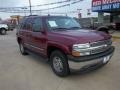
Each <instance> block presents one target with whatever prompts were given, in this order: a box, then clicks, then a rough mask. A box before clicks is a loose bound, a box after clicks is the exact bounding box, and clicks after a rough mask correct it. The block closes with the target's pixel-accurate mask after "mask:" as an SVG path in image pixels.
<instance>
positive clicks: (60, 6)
mask: <svg viewBox="0 0 120 90" xmlns="http://www.w3.org/2000/svg"><path fill="white" fill-rule="evenodd" d="M81 1H83V0H75V1H74V2H71V3H69V4H64V5H59V6H56V7H52V8H47V9H41V10H31V12H41V11H46V10H51V9H57V8H63V7H66V6H70V5H72V4H76V3H79V2H81ZM0 12H8V13H25V12H26V13H28V12H29V10H19V9H11V8H9V9H0Z"/></svg>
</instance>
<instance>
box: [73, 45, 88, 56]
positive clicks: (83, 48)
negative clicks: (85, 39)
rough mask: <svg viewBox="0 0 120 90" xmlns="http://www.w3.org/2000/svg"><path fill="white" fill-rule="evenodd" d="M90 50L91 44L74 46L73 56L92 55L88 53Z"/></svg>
mask: <svg viewBox="0 0 120 90" xmlns="http://www.w3.org/2000/svg"><path fill="white" fill-rule="evenodd" d="M88 48H90V44H89V43H86V44H74V45H73V50H72V55H73V56H85V55H90V51H88Z"/></svg>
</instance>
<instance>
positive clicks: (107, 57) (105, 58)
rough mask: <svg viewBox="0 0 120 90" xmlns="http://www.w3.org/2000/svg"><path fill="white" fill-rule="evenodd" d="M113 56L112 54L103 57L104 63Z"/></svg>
mask: <svg viewBox="0 0 120 90" xmlns="http://www.w3.org/2000/svg"><path fill="white" fill-rule="evenodd" d="M110 58H111V55H109V56H106V57H103V63H107V62H108V61H109V60H110Z"/></svg>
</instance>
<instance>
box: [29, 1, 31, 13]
mask: <svg viewBox="0 0 120 90" xmlns="http://www.w3.org/2000/svg"><path fill="white" fill-rule="evenodd" d="M29 7H30V15H32V9H31V0H29Z"/></svg>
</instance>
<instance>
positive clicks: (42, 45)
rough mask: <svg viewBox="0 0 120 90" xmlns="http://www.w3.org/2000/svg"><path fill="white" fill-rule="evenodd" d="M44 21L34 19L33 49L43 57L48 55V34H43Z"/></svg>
mask: <svg viewBox="0 0 120 90" xmlns="http://www.w3.org/2000/svg"><path fill="white" fill-rule="evenodd" d="M43 31H44V30H43V25H42V19H41V18H40V17H39V18H34V19H33V24H32V48H34V50H35V51H36V52H38V53H40V54H42V55H46V34H45V33H43Z"/></svg>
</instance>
